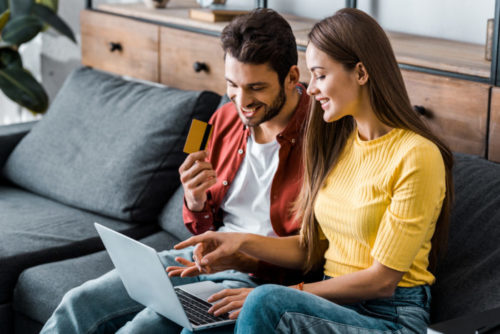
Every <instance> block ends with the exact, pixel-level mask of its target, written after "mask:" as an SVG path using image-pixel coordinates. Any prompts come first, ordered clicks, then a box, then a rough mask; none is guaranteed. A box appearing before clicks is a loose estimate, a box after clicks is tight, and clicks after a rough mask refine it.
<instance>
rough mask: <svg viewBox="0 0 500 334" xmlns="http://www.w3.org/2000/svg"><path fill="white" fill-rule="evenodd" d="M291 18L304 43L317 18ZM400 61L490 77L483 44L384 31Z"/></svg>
mask: <svg viewBox="0 0 500 334" xmlns="http://www.w3.org/2000/svg"><path fill="white" fill-rule="evenodd" d="M97 8H98V9H99V10H102V11H105V12H110V13H114V14H119V15H123V16H127V17H135V18H139V19H145V20H150V21H153V22H158V23H164V24H171V25H177V26H184V27H188V28H193V29H200V30H205V31H210V32H215V33H220V32H221V31H222V29H223V28H224V26H225V25H226V24H227V22H215V23H212V22H203V21H197V20H192V19H190V18H189V9H190V8H199V5H198V4H197V3H196V1H195V0H170V2H169V3H168V4H167V7H166V8H164V9H150V8H147V7H146V6H145V5H144V4H143V3H142V2H138V3H131V4H101V5H99V6H98V7H97ZM283 16H284V17H285V18H286V19H287V20H288V22H290V25H291V26H292V30H293V32H294V34H295V36H296V38H297V44H298V45H300V46H306V45H307V34H308V33H309V31H310V30H311V28H312V26H313V25H314V23H315V22H316V21H315V20H313V19H309V18H303V17H298V16H294V15H288V14H283ZM387 34H388V36H389V39H390V40H391V43H392V45H393V48H394V51H395V53H396V58H397V61H398V62H399V63H401V64H408V65H413V66H421V67H427V68H431V69H437V70H442V71H448V72H454V73H460V74H465V75H472V76H478V77H482V78H489V77H490V66H491V62H489V61H487V60H485V57H484V52H485V50H484V49H485V47H484V45H480V44H472V43H465V42H457V41H451V40H446V39H441V38H432V37H423V36H417V35H412V34H404V33H398V32H387Z"/></svg>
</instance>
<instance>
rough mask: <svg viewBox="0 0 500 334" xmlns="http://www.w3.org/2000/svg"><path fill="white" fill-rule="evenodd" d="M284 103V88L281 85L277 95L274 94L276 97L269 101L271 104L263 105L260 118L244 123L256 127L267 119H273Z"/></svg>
mask: <svg viewBox="0 0 500 334" xmlns="http://www.w3.org/2000/svg"><path fill="white" fill-rule="evenodd" d="M285 103H286V94H285V89H284V88H283V87H281V89H280V91H279V93H278V96H276V98H275V99H274V101H273V102H272V103H271V105H270V106H266V107H265V110H264V116H262V118H261V119H260V120H257V122H255V123H245V125H247V126H249V127H256V126H259V125H260V124H262V123H264V122H267V121H269V120H271V119H273V118H274V117H276V116H277V115H278V114H279V113H280V111H281V108H283V106H284V105H285Z"/></svg>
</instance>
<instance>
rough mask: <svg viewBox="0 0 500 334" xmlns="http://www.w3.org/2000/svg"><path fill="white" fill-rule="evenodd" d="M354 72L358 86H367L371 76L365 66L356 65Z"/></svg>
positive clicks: (360, 63) (361, 64)
mask: <svg viewBox="0 0 500 334" xmlns="http://www.w3.org/2000/svg"><path fill="white" fill-rule="evenodd" d="M354 70H355V72H356V81H357V82H358V84H359V85H360V86H363V85H364V84H366V83H367V82H368V79H369V78H370V76H369V75H368V71H367V70H366V67H365V65H364V64H363V63H362V62H359V63H357V64H356V67H355V68H354Z"/></svg>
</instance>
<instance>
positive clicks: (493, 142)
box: [488, 87, 500, 162]
mask: <svg viewBox="0 0 500 334" xmlns="http://www.w3.org/2000/svg"><path fill="white" fill-rule="evenodd" d="M488 159H489V160H491V161H496V162H500V88H498V87H495V88H493V89H492V90H491V107H490V138H489V141H488Z"/></svg>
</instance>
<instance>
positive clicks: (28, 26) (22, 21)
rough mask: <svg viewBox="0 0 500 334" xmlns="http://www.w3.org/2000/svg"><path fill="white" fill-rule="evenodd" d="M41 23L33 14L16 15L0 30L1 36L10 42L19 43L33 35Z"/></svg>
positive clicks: (40, 28) (39, 28) (39, 29)
mask: <svg viewBox="0 0 500 334" xmlns="http://www.w3.org/2000/svg"><path fill="white" fill-rule="evenodd" d="M42 27H43V23H42V22H41V21H40V20H39V19H38V18H36V17H34V16H28V15H24V16H18V17H15V18H13V19H11V20H10V21H9V22H8V23H7V25H6V26H5V27H4V29H3V31H2V38H3V40H5V41H6V42H9V43H11V44H15V45H20V44H22V43H26V42H27V41H29V40H31V39H32V38H33V37H35V36H36V35H37V34H38V33H39V32H40V31H41V30H42Z"/></svg>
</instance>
